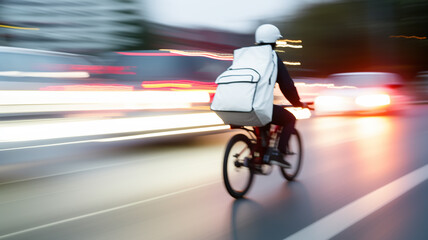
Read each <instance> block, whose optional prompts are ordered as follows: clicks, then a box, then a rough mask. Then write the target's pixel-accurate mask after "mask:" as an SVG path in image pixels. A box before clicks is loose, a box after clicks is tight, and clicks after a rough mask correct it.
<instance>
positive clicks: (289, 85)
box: [276, 53, 302, 107]
mask: <svg viewBox="0 0 428 240" xmlns="http://www.w3.org/2000/svg"><path fill="white" fill-rule="evenodd" d="M276 55H277V57H278V75H277V78H276V82H277V83H278V84H279V88H280V89H281V92H282V94H283V95H284V97H285V98H286V99H287V100H288V101H289V102H290V103H291V104H292V105H293V106H294V107H301V106H302V103H301V102H300V97H299V94H298V93H297V89H296V87H295V86H294V82H293V79H291V77H290V74H288V71H287V68H286V67H285V65H284V63H283V62H282V60H281V58H280V57H279V55H278V53H277V54H276Z"/></svg>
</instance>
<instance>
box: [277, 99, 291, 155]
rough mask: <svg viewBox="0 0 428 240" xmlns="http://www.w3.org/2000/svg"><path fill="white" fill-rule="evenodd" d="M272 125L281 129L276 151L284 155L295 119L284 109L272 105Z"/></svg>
mask: <svg viewBox="0 0 428 240" xmlns="http://www.w3.org/2000/svg"><path fill="white" fill-rule="evenodd" d="M272 123H273V124H276V125H280V126H282V127H283V128H282V132H281V135H280V138H279V143H278V150H279V151H280V152H282V153H284V154H285V153H286V152H287V143H288V140H289V139H290V136H291V133H292V132H293V130H294V126H295V124H296V117H294V115H293V114H292V113H290V112H289V111H287V110H285V109H284V108H282V107H280V106H277V105H273V115H272Z"/></svg>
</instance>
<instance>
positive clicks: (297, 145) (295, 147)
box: [280, 129, 303, 181]
mask: <svg viewBox="0 0 428 240" xmlns="http://www.w3.org/2000/svg"><path fill="white" fill-rule="evenodd" d="M302 149H303V148H302V139H301V137H300V134H299V132H298V131H297V130H296V129H294V131H293V133H292V134H291V137H290V140H289V141H288V145H287V154H286V160H287V162H289V163H290V165H291V167H290V168H280V170H281V173H282V175H283V176H284V177H285V179H287V180H288V181H293V180H294V179H295V178H296V176H297V175H298V174H299V172H300V168H301V166H302V160H303V153H302Z"/></svg>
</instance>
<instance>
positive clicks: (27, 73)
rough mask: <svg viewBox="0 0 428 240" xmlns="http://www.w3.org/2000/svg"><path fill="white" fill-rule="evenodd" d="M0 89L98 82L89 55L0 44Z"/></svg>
mask: <svg viewBox="0 0 428 240" xmlns="http://www.w3.org/2000/svg"><path fill="white" fill-rule="evenodd" d="M0 62H1V64H0V89H1V90H41V89H42V88H46V87H53V86H58V85H70V84H84V83H98V82H100V80H99V79H98V78H97V77H96V72H94V71H93V70H94V68H96V66H95V64H94V62H95V59H92V57H90V56H85V55H79V54H71V53H64V52H55V51H45V50H36V49H27V48H17V47H2V46H0Z"/></svg>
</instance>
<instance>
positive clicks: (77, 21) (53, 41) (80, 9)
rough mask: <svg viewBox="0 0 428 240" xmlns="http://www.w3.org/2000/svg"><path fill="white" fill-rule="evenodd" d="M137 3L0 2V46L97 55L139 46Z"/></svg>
mask: <svg viewBox="0 0 428 240" xmlns="http://www.w3.org/2000/svg"><path fill="white" fill-rule="evenodd" d="M140 5H141V3H140V2H139V1H133V0H103V1H93V0H61V1H58V0H19V1H17V0H0V25H1V27H0V45H3V46H13V47H23V48H32V49H42V50H54V51H64V52H74V53H96V52H101V51H106V50H113V49H121V48H126V47H127V46H134V45H136V44H138V41H139V40H138V38H137V37H136V36H135V35H138V33H140V32H141V31H142V29H141V26H140V24H139V22H140V21H139V20H140V19H141V17H140V16H139V12H140V11H138V9H139V8H141V6H140Z"/></svg>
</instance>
